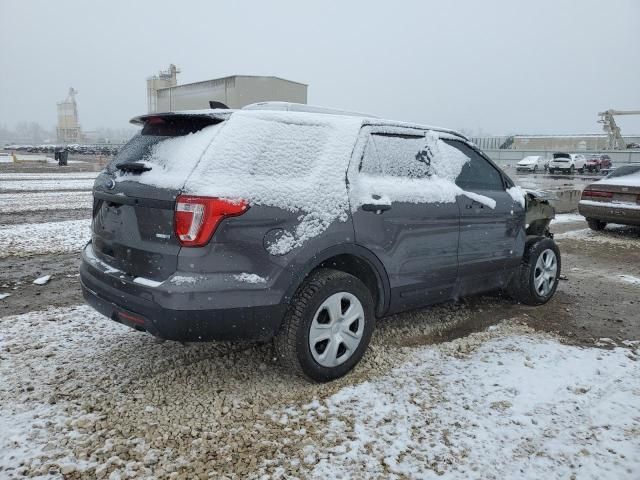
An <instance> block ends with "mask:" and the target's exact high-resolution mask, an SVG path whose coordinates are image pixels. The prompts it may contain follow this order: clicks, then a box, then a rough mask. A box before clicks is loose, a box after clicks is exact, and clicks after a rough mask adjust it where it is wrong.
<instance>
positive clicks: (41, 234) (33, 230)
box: [0, 219, 91, 258]
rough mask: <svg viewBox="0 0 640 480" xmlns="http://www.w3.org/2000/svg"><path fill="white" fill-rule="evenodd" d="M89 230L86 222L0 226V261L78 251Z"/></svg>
mask: <svg viewBox="0 0 640 480" xmlns="http://www.w3.org/2000/svg"><path fill="white" fill-rule="evenodd" d="M90 228H91V220H88V219H82V220H69V221H66V222H50V223H24V224H19V225H7V226H0V258H5V257H9V256H12V255H15V256H24V255H36V254H39V255H41V254H46V253H66V252H73V251H79V250H80V249H81V248H82V247H83V246H84V245H86V244H87V242H88V241H89V240H90V239H91V231H90Z"/></svg>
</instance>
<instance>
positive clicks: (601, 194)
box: [582, 190, 613, 198]
mask: <svg viewBox="0 0 640 480" xmlns="http://www.w3.org/2000/svg"><path fill="white" fill-rule="evenodd" d="M586 197H598V198H611V197H613V192H603V191H601V190H583V191H582V198H586Z"/></svg>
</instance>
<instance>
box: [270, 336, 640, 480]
mask: <svg viewBox="0 0 640 480" xmlns="http://www.w3.org/2000/svg"><path fill="white" fill-rule="evenodd" d="M502 330H503V331H502V332H496V335H495V336H493V337H492V338H490V339H487V340H485V341H478V338H477V337H479V336H478V335H476V336H475V337H476V338H473V336H472V338H471V341H466V340H464V339H462V340H459V341H456V342H452V343H445V344H442V345H440V346H435V347H426V348H421V349H417V350H415V352H414V355H413V357H414V358H413V360H411V361H409V362H407V363H405V364H404V365H402V366H400V367H398V368H397V369H395V370H393V371H392V372H391V373H390V374H389V375H385V376H383V377H381V378H379V379H377V380H374V381H369V382H365V383H362V384H360V385H355V386H353V387H347V388H344V389H342V390H341V391H339V392H338V393H336V394H334V395H333V396H331V397H330V398H329V399H327V400H326V401H322V402H319V401H313V402H311V403H309V404H307V405H302V406H300V405H290V406H288V407H286V408H283V409H280V410H277V411H274V412H272V415H273V416H274V419H275V420H276V421H279V422H282V423H283V424H288V425H290V426H291V428H294V429H295V428H296V425H297V424H298V423H299V422H301V419H304V421H305V422H307V423H318V424H321V425H322V427H321V433H320V435H318V437H319V438H320V439H321V441H320V442H314V443H309V444H307V445H305V447H304V450H305V454H306V456H305V463H308V464H309V465H313V466H312V467H311V468H310V470H311V477H313V478H353V477H354V476H362V477H366V476H371V477H375V478H434V479H436V478H495V479H501V478H531V479H539V478H574V477H572V475H577V478H593V479H602V478H611V479H624V478H628V479H637V478H639V476H640V455H639V452H640V363H639V362H638V361H639V360H640V357H639V354H640V350H639V349H638V345H639V344H640V342H635V346H634V349H633V350H629V349H625V348H615V349H613V350H599V349H594V348H580V347H574V346H567V345H563V344H561V343H559V342H558V341H557V339H555V338H553V337H550V336H547V335H541V334H536V333H532V332H525V331H518V328H516V329H515V331H510V330H513V329H510V328H508V327H507V328H505V327H502ZM480 337H481V336H480ZM277 461H282V462H285V463H286V459H277ZM316 462H317V463H316ZM267 463H269V462H267Z"/></svg>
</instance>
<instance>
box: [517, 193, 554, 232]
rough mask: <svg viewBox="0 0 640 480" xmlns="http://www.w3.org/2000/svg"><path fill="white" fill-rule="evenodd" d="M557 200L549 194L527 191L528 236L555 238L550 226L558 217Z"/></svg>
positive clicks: (526, 220)
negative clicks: (555, 202) (555, 201)
mask: <svg viewBox="0 0 640 480" xmlns="http://www.w3.org/2000/svg"><path fill="white" fill-rule="evenodd" d="M555 199H556V197H554V196H553V195H552V194H550V193H549V192H543V191H540V190H525V201H526V216H525V222H526V225H527V230H526V231H527V235H535V236H547V237H550V238H551V237H553V234H552V233H551V232H550V231H549V224H550V223H551V220H553V219H554V218H555V216H556V210H555V208H554V207H553V201H554V200H555Z"/></svg>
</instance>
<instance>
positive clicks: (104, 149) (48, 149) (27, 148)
mask: <svg viewBox="0 0 640 480" xmlns="http://www.w3.org/2000/svg"><path fill="white" fill-rule="evenodd" d="M120 147H121V145H100V144H98V145H96V144H85V145H80V144H70V145H53V144H43V145H5V146H4V150H10V151H14V152H28V153H55V152H56V151H57V150H61V149H65V148H66V149H67V151H69V152H71V153H81V154H84V155H115V154H116V153H118V150H119V148H120Z"/></svg>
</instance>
